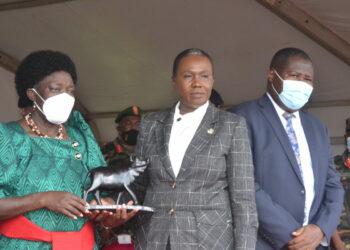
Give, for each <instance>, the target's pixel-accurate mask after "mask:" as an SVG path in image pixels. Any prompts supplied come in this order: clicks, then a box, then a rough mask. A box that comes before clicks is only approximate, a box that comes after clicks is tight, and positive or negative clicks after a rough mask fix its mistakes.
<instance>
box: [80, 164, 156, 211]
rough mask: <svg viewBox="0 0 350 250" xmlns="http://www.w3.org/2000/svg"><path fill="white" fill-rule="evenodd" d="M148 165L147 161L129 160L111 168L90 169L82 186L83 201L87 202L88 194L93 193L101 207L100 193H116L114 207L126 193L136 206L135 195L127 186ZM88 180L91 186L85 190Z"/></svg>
mask: <svg viewBox="0 0 350 250" xmlns="http://www.w3.org/2000/svg"><path fill="white" fill-rule="evenodd" d="M148 164H149V160H141V159H139V158H134V159H133V158H130V160H128V159H127V161H118V162H115V165H113V166H108V167H98V168H94V169H91V170H90V171H89V173H88V175H87V177H86V179H85V182H84V185H83V193H84V200H87V197H88V194H89V193H90V192H94V196H95V198H96V201H97V204H98V205H102V202H101V199H100V191H106V192H116V193H117V194H118V197H117V200H116V205H120V204H119V203H120V199H121V197H122V196H123V194H124V192H125V191H126V192H128V193H129V194H130V196H131V197H132V199H133V201H134V204H135V205H138V204H139V202H138V200H137V198H136V195H135V194H134V192H133V191H132V190H131V189H130V187H129V185H130V184H131V183H132V182H134V180H135V178H136V177H137V176H139V175H140V173H142V172H144V171H145V169H146V167H147V165H148ZM88 179H90V180H91V185H90V187H89V188H88V189H85V186H86V182H87V180H88Z"/></svg>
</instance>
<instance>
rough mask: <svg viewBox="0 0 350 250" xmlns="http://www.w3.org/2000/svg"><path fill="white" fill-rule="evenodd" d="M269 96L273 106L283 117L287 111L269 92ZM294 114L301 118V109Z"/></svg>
mask: <svg viewBox="0 0 350 250" xmlns="http://www.w3.org/2000/svg"><path fill="white" fill-rule="evenodd" d="M266 94H267V96H268V97H269V99H270V101H271V102H272V105H273V107H274V108H275V110H276V112H277V114H278V116H279V117H283V114H284V113H285V112H287V111H285V110H284V109H282V108H281V107H280V106H279V105H278V104H277V103H276V102H275V100H274V99H273V98H272V96H271V95H270V94H269V93H266ZM293 115H295V117H296V118H299V111H295V112H293Z"/></svg>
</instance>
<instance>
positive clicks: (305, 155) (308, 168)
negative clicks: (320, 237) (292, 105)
mask: <svg viewBox="0 0 350 250" xmlns="http://www.w3.org/2000/svg"><path fill="white" fill-rule="evenodd" d="M267 96H268V97H269V98H270V100H271V102H272V104H273V106H274V107H275V110H276V112H277V114H278V117H279V118H280V120H281V122H282V125H283V127H284V129H286V127H287V120H286V119H285V118H284V117H283V114H284V113H285V112H286V111H285V110H283V109H282V108H281V107H280V106H278V104H277V103H276V102H275V101H274V100H273V99H272V97H271V96H270V94H268V93H267ZM293 115H295V118H292V126H293V129H294V131H295V135H296V137H297V141H298V145H299V153H300V162H301V171H302V175H303V183H304V188H305V211H304V212H305V218H304V222H303V225H304V226H305V225H308V223H309V215H310V209H311V205H312V202H313V200H314V197H315V187H314V184H315V178H314V172H313V169H312V161H311V156H310V150H309V145H308V143H307V140H306V137H305V133H304V129H303V125H302V124H301V120H300V115H299V111H296V112H294V113H293ZM287 199H288V198H287Z"/></svg>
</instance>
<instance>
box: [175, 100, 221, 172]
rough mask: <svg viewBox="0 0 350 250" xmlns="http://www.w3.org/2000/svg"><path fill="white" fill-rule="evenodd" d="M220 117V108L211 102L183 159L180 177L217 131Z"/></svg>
mask: <svg viewBox="0 0 350 250" xmlns="http://www.w3.org/2000/svg"><path fill="white" fill-rule="evenodd" d="M218 119H219V110H218V109H216V108H215V107H214V106H213V105H212V104H209V106H208V109H207V112H206V113H205V115H204V117H203V119H202V121H201V123H200V124H199V126H198V129H197V130H196V133H195V134H194V136H193V138H192V140H191V142H190V144H189V145H188V148H187V150H186V153H185V155H184V158H183V160H182V164H181V168H180V172H179V174H178V176H177V178H178V179H180V178H182V177H183V175H184V174H186V171H187V169H188V168H189V167H191V166H192V165H193V164H194V160H195V158H196V155H197V154H198V153H199V152H200V151H201V149H202V148H203V147H204V146H205V145H207V144H208V143H209V142H210V140H211V138H212V137H213V136H214V135H215V132H216V123H217V121H218Z"/></svg>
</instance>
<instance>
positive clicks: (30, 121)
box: [25, 113, 63, 140]
mask: <svg viewBox="0 0 350 250" xmlns="http://www.w3.org/2000/svg"><path fill="white" fill-rule="evenodd" d="M25 120H26V122H27V124H28V126H29V128H30V129H31V130H32V131H33V132H34V133H35V134H36V135H38V136H39V137H44V138H51V137H49V136H48V135H46V134H44V133H42V132H41V131H40V129H39V128H38V126H36V125H35V122H34V120H33V118H32V113H28V114H27V115H26V116H25ZM57 127H58V130H57V135H56V137H55V138H54V139H58V140H63V125H62V124H59V125H57Z"/></svg>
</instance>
